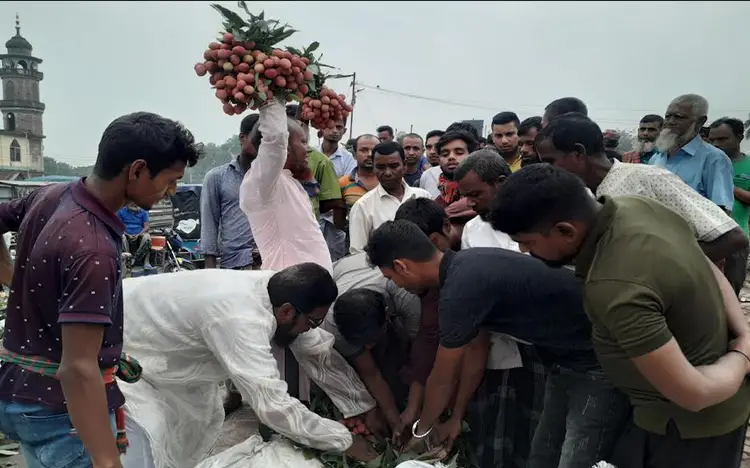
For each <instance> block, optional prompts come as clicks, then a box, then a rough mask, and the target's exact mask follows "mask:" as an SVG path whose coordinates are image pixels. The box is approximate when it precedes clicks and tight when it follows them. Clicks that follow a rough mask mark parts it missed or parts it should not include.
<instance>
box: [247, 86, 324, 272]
mask: <svg viewBox="0 0 750 468" xmlns="http://www.w3.org/2000/svg"><path fill="white" fill-rule="evenodd" d="M250 140H251V144H252V145H253V148H257V154H258V156H257V157H256V158H255V160H254V161H253V164H252V166H251V167H250V170H249V171H247V173H246V174H245V178H244V180H243V181H242V185H241V186H240V208H241V209H242V211H243V212H244V213H245V215H246V216H247V218H248V221H249V222H250V225H251V226H253V234H254V236H255V240H256V243H257V245H258V250H259V251H260V255H261V258H262V259H263V268H264V269H267V270H276V271H280V270H282V269H284V268H285V267H287V266H291V265H295V264H297V263H304V262H308V261H311V262H314V263H317V264H318V265H321V266H322V267H324V268H325V269H327V270H329V271H330V270H331V268H332V262H331V256H330V254H329V253H328V246H327V245H326V242H325V240H324V239H323V234H322V232H321V230H320V226H319V225H318V221H317V220H316V219H315V216H314V214H313V212H312V210H311V209H310V200H309V197H308V196H307V192H305V190H304V188H303V187H302V184H301V183H300V180H309V179H310V168H309V167H308V165H307V146H306V145H305V136H304V134H303V131H302V127H301V126H300V125H299V124H298V123H297V122H295V121H294V120H293V119H290V118H289V117H287V115H286V112H285V110H284V106H283V105H281V103H279V102H277V101H276V100H272V101H271V102H269V103H268V104H266V105H265V106H263V107H262V108H261V110H260V119H259V122H258V124H257V125H256V126H255V128H254V129H253V132H252V134H251V137H250Z"/></svg>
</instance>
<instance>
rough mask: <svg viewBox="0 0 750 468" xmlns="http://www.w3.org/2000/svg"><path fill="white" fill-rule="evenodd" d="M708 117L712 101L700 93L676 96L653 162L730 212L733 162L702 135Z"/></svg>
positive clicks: (667, 115) (666, 116)
mask: <svg viewBox="0 0 750 468" xmlns="http://www.w3.org/2000/svg"><path fill="white" fill-rule="evenodd" d="M707 115H708V101H706V99H705V98H703V97H702V96H698V95H697V94H685V95H683V96H678V97H676V98H675V99H674V100H673V101H672V102H671V103H669V107H667V113H666V115H665V116H664V128H663V129H662V131H661V133H659V137H658V138H657V140H656V143H655V144H656V149H657V151H658V152H657V153H656V154H654V156H653V157H651V159H650V160H649V162H648V163H649V164H651V165H653V166H659V167H664V168H666V169H667V170H669V171H671V172H674V173H675V174H677V175H678V176H679V177H680V179H682V180H684V181H685V183H686V184H688V185H689V186H691V187H693V189H695V190H696V191H697V192H698V193H700V194H701V195H703V196H704V197H706V198H708V199H709V200H711V201H712V202H714V203H716V204H717V205H719V206H720V207H722V208H723V209H724V210H725V211H726V212H727V213H729V212H731V211H732V206H733V205H734V192H733V190H734V186H733V184H732V179H733V177H734V171H733V170H732V161H730V160H729V157H728V156H727V155H726V154H724V152H723V151H721V150H720V149H718V148H716V147H714V146H712V145H710V144H708V143H706V142H704V141H703V139H702V138H701V136H700V135H699V134H698V132H699V131H700V129H701V127H702V126H703V124H704V123H705V122H706V119H707Z"/></svg>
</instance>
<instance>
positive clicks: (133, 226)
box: [117, 203, 151, 268]
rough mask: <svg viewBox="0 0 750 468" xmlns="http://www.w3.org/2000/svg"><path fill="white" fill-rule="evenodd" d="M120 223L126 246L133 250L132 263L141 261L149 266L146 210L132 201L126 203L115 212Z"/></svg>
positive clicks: (149, 239)
mask: <svg viewBox="0 0 750 468" xmlns="http://www.w3.org/2000/svg"><path fill="white" fill-rule="evenodd" d="M117 217H118V218H120V221H122V224H124V225H125V234H124V237H125V241H126V243H127V245H126V247H127V248H128V250H129V251H130V252H133V251H134V250H135V254H134V255H133V264H134V265H140V264H141V263H143V266H144V268H151V262H150V259H149V254H150V253H151V236H150V235H149V233H148V211H146V210H144V209H143V208H141V207H139V206H138V205H136V204H134V203H128V204H127V205H125V206H123V207H122V208H120V210H119V211H118V212H117Z"/></svg>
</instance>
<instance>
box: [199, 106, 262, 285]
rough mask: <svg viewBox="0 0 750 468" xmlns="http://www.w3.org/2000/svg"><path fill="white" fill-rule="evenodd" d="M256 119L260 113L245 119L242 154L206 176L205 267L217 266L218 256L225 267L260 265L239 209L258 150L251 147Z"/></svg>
mask: <svg viewBox="0 0 750 468" xmlns="http://www.w3.org/2000/svg"><path fill="white" fill-rule="evenodd" d="M257 122H258V114H250V115H248V116H247V117H245V118H243V119H242V123H240V147H241V150H240V154H239V155H238V156H237V157H236V158H234V160H232V161H231V162H229V163H227V164H223V165H221V166H217V167H214V168H213V169H211V170H210V171H208V172H207V173H206V176H205V177H204V178H203V190H202V191H201V250H202V251H203V252H204V253H205V257H206V268H217V267H218V266H219V264H218V262H217V261H216V260H217V258H221V267H222V268H231V269H234V270H249V269H252V268H253V267H256V268H257V267H259V266H260V261H259V260H260V258H259V257H258V253H257V248H256V245H255V239H254V238H253V232H252V230H251V229H250V224H249V223H248V221H247V216H245V214H244V213H243V212H242V210H240V184H242V178H243V177H244V176H245V173H246V172H247V170H248V169H249V168H250V163H251V162H252V160H253V156H254V154H255V153H254V150H248V145H249V144H250V132H251V131H252V130H253V127H254V126H255V124H256V123H257ZM253 253H255V256H253Z"/></svg>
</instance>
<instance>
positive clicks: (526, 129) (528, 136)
mask: <svg viewBox="0 0 750 468" xmlns="http://www.w3.org/2000/svg"><path fill="white" fill-rule="evenodd" d="M541 129H542V118H541V117H529V118H528V119H525V120H524V121H523V122H521V125H519V126H518V150H519V152H520V153H521V166H526V165H527V164H533V163H535V162H539V155H538V154H536V149H535V148H534V138H536V134H537V133H539V131H540V130H541Z"/></svg>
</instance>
